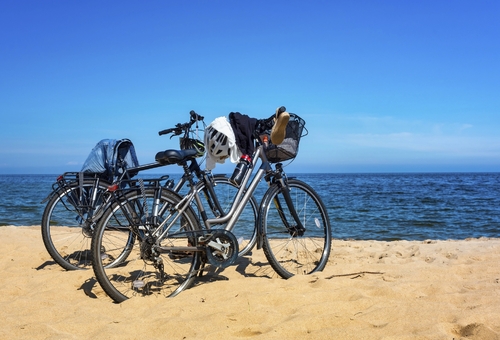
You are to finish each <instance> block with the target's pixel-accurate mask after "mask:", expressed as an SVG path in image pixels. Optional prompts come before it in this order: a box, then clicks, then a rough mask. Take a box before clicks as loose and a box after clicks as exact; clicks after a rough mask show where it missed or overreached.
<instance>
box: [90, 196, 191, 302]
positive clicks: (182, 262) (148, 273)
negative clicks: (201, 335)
mask: <svg viewBox="0 0 500 340" xmlns="http://www.w3.org/2000/svg"><path fill="white" fill-rule="evenodd" d="M157 193H158V189H146V190H145V193H141V192H140V190H136V191H133V192H130V193H128V194H126V195H125V197H124V198H122V199H121V200H120V201H119V202H116V203H114V204H112V205H111V206H110V207H109V208H108V209H107V210H106V211H105V212H104V214H103V216H102V218H101V219H100V220H99V223H98V224H97V227H96V230H95V232H94V236H93V239H92V248H91V249H92V258H93V269H94V274H95V276H96V279H97V281H98V282H99V284H100V285H101V287H102V289H103V290H104V291H105V292H106V294H108V296H109V297H111V298H112V299H113V300H114V301H115V302H122V301H124V300H126V299H128V298H131V297H134V296H146V295H153V294H158V295H162V296H166V297H171V296H175V295H177V294H178V293H179V292H181V291H182V290H184V289H187V288H189V287H190V286H191V285H192V283H193V281H194V279H195V278H196V274H197V272H198V269H199V268H200V265H201V256H200V252H198V251H191V252H187V251H182V250H179V251H177V252H176V251H171V252H168V253H167V252H162V251H161V248H162V247H179V249H180V247H187V246H190V247H196V246H197V244H198V241H197V240H198V237H197V236H198V235H197V234H196V232H197V231H198V230H199V229H200V227H199V222H198V220H197V218H196V216H195V214H194V213H193V211H192V210H191V209H188V210H186V211H184V212H183V213H181V214H179V213H178V212H177V211H176V210H175V209H173V207H174V206H175V205H177V204H178V203H179V201H180V199H181V198H180V196H178V195H177V194H176V193H174V192H172V191H170V190H167V189H163V190H162V193H161V196H160V197H157V196H158V195H157ZM174 219H176V221H175V222H172V220H174ZM164 221H166V224H165V225H164V226H165V228H167V227H168V232H167V233H166V235H165V236H164V237H162V238H161V239H160V238H159V237H158V235H160V234H161V233H162V232H163V231H165V230H166V229H162V230H160V226H161V227H163V225H162V224H161V223H162V222H164ZM130 232H132V233H133V234H134V235H135V236H136V238H137V239H138V241H139V242H135V244H133V243H131V242H130V241H131V240H130V238H129V233H130ZM127 248H130V250H131V254H130V255H129V256H128V258H125V257H123V256H122V254H124V253H127V252H126V251H125V250H124V249H127Z"/></svg>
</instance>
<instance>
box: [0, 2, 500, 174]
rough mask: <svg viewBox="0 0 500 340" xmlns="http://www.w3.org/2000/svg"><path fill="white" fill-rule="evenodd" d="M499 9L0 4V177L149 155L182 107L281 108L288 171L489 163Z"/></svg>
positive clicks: (265, 111)
mask: <svg viewBox="0 0 500 340" xmlns="http://www.w3.org/2000/svg"><path fill="white" fill-rule="evenodd" d="M499 17H500V2H499V1H481V0H479V1H438V0H432V1H426V0H422V1H403V0H395V1H390V0H387V1H385V0H383V1H314V0H312V1H291V0H288V1H272V0H271V1H217V0H214V1H154V0H152V1H50V0H47V1H23V0H2V1H1V2H0V116H1V120H0V121H1V123H0V126H1V135H2V143H1V144H0V174H9V173H32V174H39V173H60V172H62V171H78V170H79V169H80V168H81V165H82V163H83V162H84V161H85V159H86V157H87V155H88V153H89V152H90V150H91V149H92V148H93V147H94V145H95V144H96V143H97V142H98V141H99V140H101V139H104V138H130V139H131V140H132V141H133V142H134V144H135V147H136V151H137V154H138V157H139V161H140V162H141V163H146V162H150V161H152V160H153V159H154V155H155V153H156V152H157V151H160V150H163V149H167V148H174V147H177V141H174V140H169V139H168V138H166V137H159V136H158V134H157V132H158V131H159V130H161V129H164V128H167V127H171V126H172V125H173V124H175V123H178V122H183V121H185V120H186V119H187V117H188V113H189V111H190V110H195V111H197V112H199V113H200V114H202V115H204V116H205V117H206V121H207V123H209V122H210V121H212V120H213V119H214V118H216V117H218V116H224V115H227V114H228V113H229V112H231V111H240V112H242V113H245V114H247V115H249V116H252V117H256V118H264V117H268V116H269V115H270V114H272V113H273V111H274V109H275V108H276V107H278V106H281V105H284V106H286V107H287V109H288V110H289V111H290V112H295V113H297V114H299V115H300V116H301V117H303V118H304V119H305V120H306V122H307V125H306V127H307V128H308V130H309V135H308V136H307V137H305V138H304V139H303V140H302V143H301V150H300V153H299V156H298V157H297V159H296V160H295V161H294V163H292V164H291V165H290V168H289V169H288V172H398V171H417V172H422V171H500V132H499V131H500V20H499V19H498V18H499ZM217 170H218V169H217V168H216V171H217ZM220 170H222V169H220Z"/></svg>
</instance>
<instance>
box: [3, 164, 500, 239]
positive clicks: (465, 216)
mask: <svg viewBox="0 0 500 340" xmlns="http://www.w3.org/2000/svg"><path fill="white" fill-rule="evenodd" d="M56 177H57V175H0V226H5V225H14V226H22V225H40V221H41V218H42V214H43V209H44V207H45V206H44V204H42V203H41V201H42V200H43V199H44V198H45V197H46V196H47V195H48V194H49V193H50V192H51V186H52V183H53V182H54V181H55V179H56ZM172 177H173V178H174V179H175V178H178V175H177V177H176V175H173V176H172ZM289 177H296V178H298V179H301V180H303V181H304V182H306V183H308V184H310V185H311V186H312V187H313V188H314V189H315V190H316V191H317V192H318V194H319V195H320V196H321V197H322V199H323V202H324V203H325V206H326V208H327V210H328V214H329V217H330V221H331V225H332V230H333V236H334V237H335V238H338V239H358V240H368V239H370V240H401V239H403V240H425V239H465V238H470V237H500V173H401V174H396V173H390V174H289ZM264 190H265V185H264V184H262V186H261V187H260V190H259V191H258V192H257V193H256V198H257V199H258V200H260V198H262V194H263V192H264Z"/></svg>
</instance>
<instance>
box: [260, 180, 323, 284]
mask: <svg viewBox="0 0 500 340" xmlns="http://www.w3.org/2000/svg"><path fill="white" fill-rule="evenodd" d="M288 189H289V191H290V198H291V203H292V206H290V207H289V206H288V205H287V203H286V202H285V198H284V194H283V190H284V188H281V187H279V186H278V185H277V184H274V185H272V186H271V187H270V188H269V189H268V190H267V192H266V194H265V195H264V198H263V200H262V204H261V210H260V216H261V221H260V223H262V232H263V244H262V248H263V250H264V254H265V255H266V258H267V260H268V261H269V264H270V265H271V266H272V267H273V269H274V270H275V271H276V272H277V273H278V274H279V275H280V276H281V277H283V278H285V279H288V278H290V277H292V276H293V275H299V274H302V275H304V274H310V273H314V272H316V271H321V270H323V269H324V268H325V265H326V263H327V262H328V257H329V256H330V248H331V238H332V233H331V228H330V220H329V219H328V214H327V211H326V208H325V206H324V204H323V202H322V201H321V198H320V197H319V196H318V194H317V193H316V192H315V191H314V189H312V188H311V187H310V186H309V185H307V184H306V183H304V182H302V181H299V180H294V179H290V180H288ZM290 209H294V210H295V211H296V212H297V215H298V218H299V219H300V224H302V227H303V229H301V228H299V226H298V223H297V222H296V220H295V218H294V217H293V216H292V213H291V210H290Z"/></svg>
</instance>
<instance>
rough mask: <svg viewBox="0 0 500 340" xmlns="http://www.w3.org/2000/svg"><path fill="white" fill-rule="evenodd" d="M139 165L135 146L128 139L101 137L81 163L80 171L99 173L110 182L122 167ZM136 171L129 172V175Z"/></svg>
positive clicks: (131, 175) (120, 171)
mask: <svg viewBox="0 0 500 340" xmlns="http://www.w3.org/2000/svg"><path fill="white" fill-rule="evenodd" d="M136 166H139V161H138V160H137V155H136V154H135V148H134V145H133V144H132V142H131V141H130V140H129V139H118V140H117V139H103V140H101V141H100V142H99V143H97V144H96V146H95V147H94V148H93V149H92V151H91V152H90V154H89V156H88V157H87V160H86V161H85V163H83V167H82V170H81V171H82V172H83V173H92V174H99V175H100V177H101V178H103V179H106V180H107V181H109V182H112V181H113V180H114V178H115V177H117V176H120V175H121V174H122V173H123V170H124V169H127V168H131V167H136ZM136 174H137V173H131V174H130V177H133V176H135V175H136Z"/></svg>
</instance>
